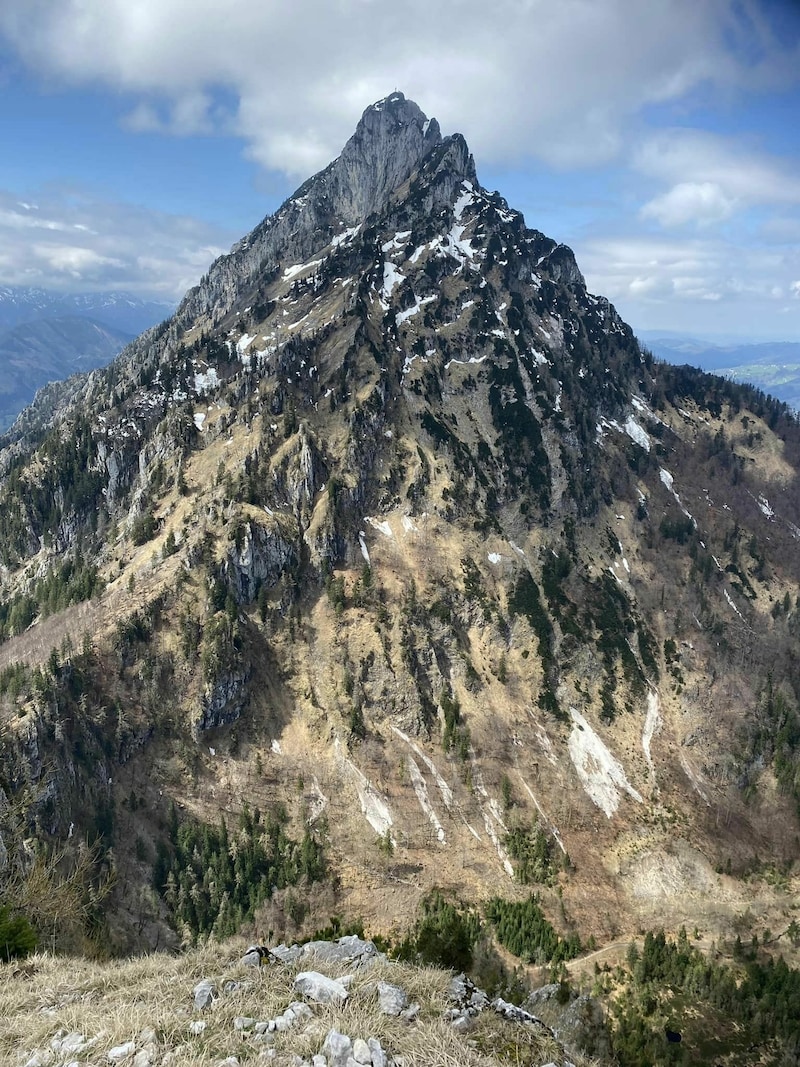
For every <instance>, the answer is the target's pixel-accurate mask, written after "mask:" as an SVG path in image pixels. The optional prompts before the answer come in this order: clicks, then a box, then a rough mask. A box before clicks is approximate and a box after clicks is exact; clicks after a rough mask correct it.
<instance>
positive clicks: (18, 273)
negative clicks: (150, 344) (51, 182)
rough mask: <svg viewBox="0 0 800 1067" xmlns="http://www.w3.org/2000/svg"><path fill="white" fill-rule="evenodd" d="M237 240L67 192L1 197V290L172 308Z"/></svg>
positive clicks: (188, 221)
mask: <svg viewBox="0 0 800 1067" xmlns="http://www.w3.org/2000/svg"><path fill="white" fill-rule="evenodd" d="M238 236H239V235H238V234H227V233H224V232H223V231H221V230H219V229H217V228H215V227H211V226H208V225H207V224H205V223H202V222H198V221H197V220H196V219H190V218H182V217H180V216H175V215H167V214H164V213H161V212H156V211H152V210H150V209H147V208H140V207H133V206H131V205H123V204H114V203H111V202H107V201H102V200H98V199H95V198H90V197H88V196H87V195H86V194H81V193H77V192H76V190H74V189H71V188H63V189H62V188H51V189H48V190H45V191H43V192H42V194H41V196H39V197H37V198H36V202H35V203H32V202H28V201H24V202H22V201H19V200H17V199H16V198H15V197H14V196H13V195H12V194H10V193H7V192H3V191H2V190H0V281H2V282H3V283H4V284H6V285H23V286H34V287H36V288H41V289H63V290H69V291H75V290H81V289H85V290H91V289H124V290H127V291H129V292H132V293H141V294H144V295H147V296H154V297H161V298H163V299H165V300H175V299H177V298H178V297H180V296H182V295H183V293H184V292H185V291H186V290H187V289H188V288H189V287H190V286H192V285H195V284H196V283H197V281H198V279H199V277H200V275H201V274H203V272H204V271H205V270H207V268H208V266H209V264H210V263H211V261H212V260H213V259H215V258H216V257H217V256H218V255H220V254H221V253H222V252H223V251H225V252H227V251H228V249H229V248H230V245H231V243H232V241H233V239H234V238H236V237H238ZM144 249H146V252H144V251H143V250H144Z"/></svg>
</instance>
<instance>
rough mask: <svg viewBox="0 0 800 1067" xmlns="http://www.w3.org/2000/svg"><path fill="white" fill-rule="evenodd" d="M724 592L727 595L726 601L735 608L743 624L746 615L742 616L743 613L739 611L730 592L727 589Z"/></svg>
mask: <svg viewBox="0 0 800 1067" xmlns="http://www.w3.org/2000/svg"><path fill="white" fill-rule="evenodd" d="M722 592H723V593H724V594H725V599H726V600H727V601H728V603H729V604H730V606H731V607H732V608H733V610H734V611H735V612H736V614H737V615H738V616H739V618H740V619H741V620H742V622H744V621H745V618H744V615H742V613H741V611H739V609H738V608H737V607H736V605H735V604H734V602H733V598H732V597H731V594H730V593H729V592H728V590H727V589H723V590H722Z"/></svg>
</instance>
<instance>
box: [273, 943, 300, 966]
mask: <svg viewBox="0 0 800 1067" xmlns="http://www.w3.org/2000/svg"><path fill="white" fill-rule="evenodd" d="M270 953H271V954H272V955H273V956H277V958H278V959H279V960H280V961H281V963H294V962H295V960H298V959H300V957H301V956H302V955H303V949H302V948H301V947H300V945H277V946H276V947H275V948H271V949H270Z"/></svg>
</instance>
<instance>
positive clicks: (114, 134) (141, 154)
mask: <svg viewBox="0 0 800 1067" xmlns="http://www.w3.org/2000/svg"><path fill="white" fill-rule="evenodd" d="M394 89H401V90H402V91H403V92H405V94H406V95H407V96H409V97H411V98H412V99H414V100H416V101H417V103H418V104H419V105H420V106H421V107H422V109H423V110H424V111H425V112H426V113H427V114H428V115H429V116H436V117H437V118H438V119H439V122H440V124H441V127H442V131H443V132H444V133H450V132H454V131H456V130H458V131H460V132H461V133H463V134H464V135H465V136H466V138H467V141H468V143H469V145H470V147H471V148H472V151H473V153H474V155H475V160H476V165H477V169H478V175H479V177H480V179H481V181H482V183H483V184H484V185H485V186H487V187H489V188H490V189H495V188H496V189H499V190H500V192H502V193H503V195H504V196H505V197H506V198H507V200H508V201H509V203H510V204H511V205H512V206H513V207H516V208H518V209H520V210H522V211H523V212H524V214H525V218H526V221H527V223H528V225H529V226H532V227H535V228H537V229H540V230H542V231H544V232H545V233H547V234H548V235H550V236H552V237H554V238H556V239H558V240H561V241H564V242H565V243H567V244H569V245H571V246H572V247H573V248H574V250H575V252H576V256H577V259H578V264H579V266H580V267H581V269H582V270H583V272H584V274H585V276H586V279H587V283H588V285H589V288H590V289H591V290H592V291H594V292H598V293H603V294H605V295H607V296H608V297H609V298H610V299H612V300H613V301H614V302H615V303H616V305H617V307H618V308H619V310H620V312H621V313H622V315H623V316H624V317H625V318H626V319H627V321H629V322H630V323H631V324H632V325H633V326H634V328H635V329H638V330H650V329H663V330H673V331H681V332H685V333H693V334H695V335H701V336H715V337H720V336H726V337H732V338H733V337H735V338H740V339H783V340H800V133H799V132H798V130H800V121H798V116H800V3H797V2H795V0H647V2H644V0H559V2H558V3H555V2H554V0H496V2H495V3H494V4H492V5H487V4H486V3H485V2H483V0H481V2H477V0H438V2H437V3H436V4H435V5H434V4H431V3H430V0H396V2H395V3H393V4H386V3H385V2H382V0H381V2H379V0H294V3H289V2H287V0H270V2H267V0H226V3H220V2H219V0H4V2H3V4H2V6H0V285H4V284H5V285H40V286H43V287H55V288H61V289H69V290H72V291H81V290H97V289H110V288H114V289H119V288H125V289H128V290H131V291H134V292H137V293H140V294H141V295H146V296H155V297H158V298H161V299H169V300H175V299H177V298H179V297H180V295H181V294H182V293H183V291H185V289H186V288H188V287H189V286H190V285H192V284H194V283H195V282H196V281H197V280H198V278H199V277H200V275H201V274H202V273H203V272H204V270H205V269H206V268H207V266H208V265H209V263H210V262H211V261H212V259H213V258H214V257H215V256H216V255H218V254H220V253H221V252H223V251H227V249H228V248H229V247H230V245H231V244H232V243H233V242H234V241H235V240H237V239H238V238H239V237H240V236H242V235H243V234H244V233H245V232H246V231H248V230H249V229H251V228H252V227H253V226H254V225H255V224H256V223H257V222H258V221H259V220H260V219H261V218H262V217H263V216H264V215H266V214H268V213H269V212H271V211H273V210H274V209H275V208H276V207H277V206H278V204H279V203H280V202H281V200H282V199H283V198H284V197H286V196H287V195H289V194H290V193H291V192H292V190H293V189H294V188H295V187H296V186H297V185H299V184H300V182H301V181H302V180H303V179H304V178H306V177H307V176H308V175H309V174H311V173H313V172H314V171H316V170H318V169H319V168H321V167H322V166H324V165H325V164H326V163H327V162H328V161H329V160H330V159H331V158H333V157H334V156H335V155H337V154H338V152H339V151H340V149H341V146H342V145H343V143H344V141H345V140H346V139H347V137H348V136H349V135H350V133H352V131H353V129H354V127H355V124H356V122H357V121H358V118H359V116H360V114H361V112H362V111H363V109H364V108H365V107H366V106H367V105H368V104H370V103H372V102H373V101H374V100H376V99H378V98H380V97H382V96H385V95H386V94H388V93H390V92H391V91H393V90H394Z"/></svg>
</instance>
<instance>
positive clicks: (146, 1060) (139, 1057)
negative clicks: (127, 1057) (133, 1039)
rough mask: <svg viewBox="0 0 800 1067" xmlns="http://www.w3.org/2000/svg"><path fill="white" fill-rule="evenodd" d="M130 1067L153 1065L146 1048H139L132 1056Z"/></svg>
mask: <svg viewBox="0 0 800 1067" xmlns="http://www.w3.org/2000/svg"><path fill="white" fill-rule="evenodd" d="M131 1067H153V1061H152V1059H151V1058H150V1053H149V1052H148V1051H147V1049H139V1051H138V1052H137V1053H136V1055H135V1056H134V1057H133V1063H132V1064H131Z"/></svg>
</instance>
